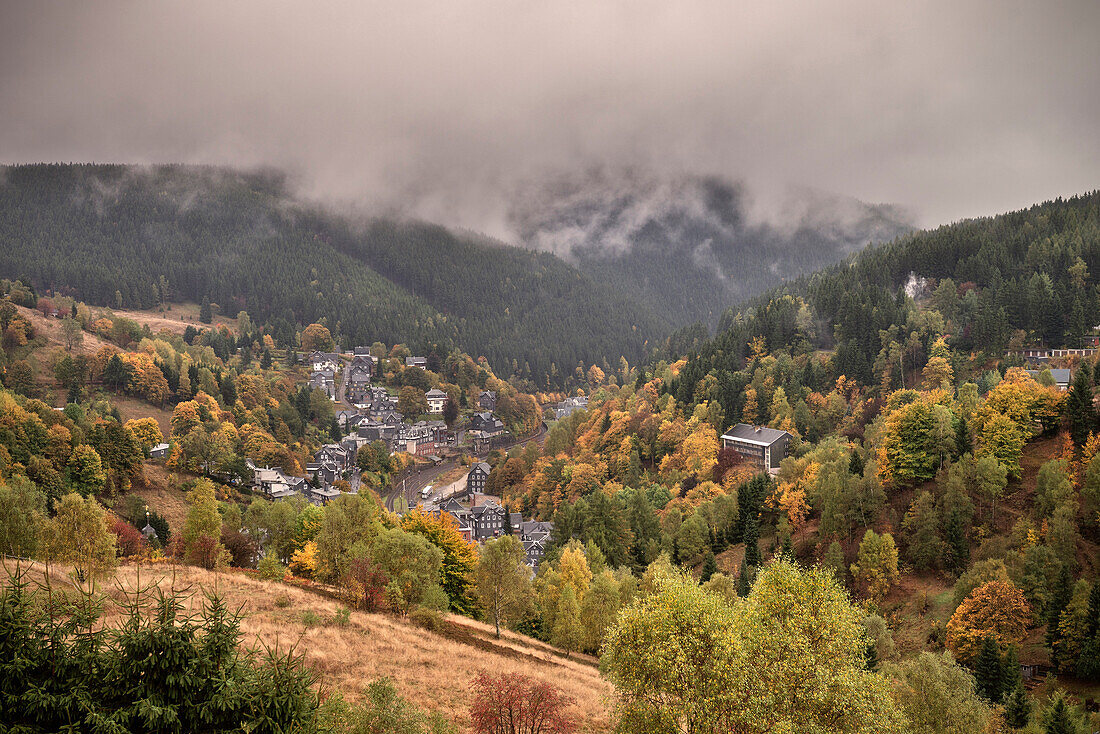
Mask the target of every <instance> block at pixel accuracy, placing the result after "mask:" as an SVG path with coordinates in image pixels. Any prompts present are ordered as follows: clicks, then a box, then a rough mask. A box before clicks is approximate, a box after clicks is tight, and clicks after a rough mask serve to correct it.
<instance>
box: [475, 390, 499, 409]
mask: <svg viewBox="0 0 1100 734" xmlns="http://www.w3.org/2000/svg"><path fill="white" fill-rule="evenodd" d="M477 407H479V408H481V409H482V410H488V411H489V412H492V411H494V410H496V409H497V394H496V391H495V390H486V391H484V392H483V393H481V394H480V395H478V396H477Z"/></svg>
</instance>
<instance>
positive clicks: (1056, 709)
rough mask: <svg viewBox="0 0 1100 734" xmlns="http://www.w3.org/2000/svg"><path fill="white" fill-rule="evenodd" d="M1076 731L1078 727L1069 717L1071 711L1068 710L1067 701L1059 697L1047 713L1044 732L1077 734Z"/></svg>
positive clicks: (1047, 733)
mask: <svg viewBox="0 0 1100 734" xmlns="http://www.w3.org/2000/svg"><path fill="white" fill-rule="evenodd" d="M1076 731H1077V727H1075V726H1074V725H1073V721H1072V720H1071V719H1070V716H1069V709H1068V708H1066V700H1065V699H1064V698H1062V697H1061V696H1059V697H1058V700H1057V701H1055V702H1054V705H1053V706H1051V707H1050V710H1049V711H1047V715H1046V723H1045V724H1043V732H1044V733H1045V734H1076Z"/></svg>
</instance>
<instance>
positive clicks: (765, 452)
mask: <svg viewBox="0 0 1100 734" xmlns="http://www.w3.org/2000/svg"><path fill="white" fill-rule="evenodd" d="M791 438H792V436H791V434H789V433H787V432H786V431H779V430H776V429H774V428H765V427H763V426H751V425H749V424H748V423H738V424H737V425H736V426H734V427H733V428H731V429H729V431H728V432H727V433H725V434H723V436H722V447H723V448H729V449H733V450H734V451H736V452H737V453H739V454H741V456H742V457H744V459H745V460H746V461H747V462H749V463H750V464H754V465H756V467H757V468H758V469H760V470H761V471H767V472H768V473H769V474H774V473H776V472H778V471H779V462H781V461H782V460H783V458H784V457H785V456H786V455H787V446H788V444H790V441H791Z"/></svg>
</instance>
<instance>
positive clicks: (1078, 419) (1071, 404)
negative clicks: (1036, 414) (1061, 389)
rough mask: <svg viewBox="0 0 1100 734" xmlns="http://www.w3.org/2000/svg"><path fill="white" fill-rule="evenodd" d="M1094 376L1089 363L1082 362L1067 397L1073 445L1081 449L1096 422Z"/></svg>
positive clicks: (1067, 413)
mask: <svg viewBox="0 0 1100 734" xmlns="http://www.w3.org/2000/svg"><path fill="white" fill-rule="evenodd" d="M1092 398H1093V394H1092V376H1091V375H1090V374H1089V369H1088V365H1087V363H1086V364H1082V365H1081V366H1080V367H1078V368H1077V374H1076V375H1074V376H1073V385H1071V386H1070V389H1069V395H1068V396H1067V398H1066V415H1067V416H1068V417H1069V435H1070V438H1072V439H1073V445H1074V446H1076V447H1077V448H1078V449H1080V448H1081V447H1082V446H1084V445H1085V441H1087V440H1088V437H1089V433H1090V432H1091V431H1092V430H1093V427H1094V426H1095V424H1096V410H1095V408H1094V407H1093V402H1092Z"/></svg>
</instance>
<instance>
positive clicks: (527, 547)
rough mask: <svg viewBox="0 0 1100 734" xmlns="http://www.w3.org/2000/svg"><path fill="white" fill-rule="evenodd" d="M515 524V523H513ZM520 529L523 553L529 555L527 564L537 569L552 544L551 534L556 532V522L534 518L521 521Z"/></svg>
mask: <svg viewBox="0 0 1100 734" xmlns="http://www.w3.org/2000/svg"><path fill="white" fill-rule="evenodd" d="M513 525H515V524H514V523H513ZM518 529H519V540H520V542H521V543H523V553H524V555H525V556H526V557H527V565H528V566H530V567H531V568H536V569H537V568H538V567H539V561H541V560H542V556H543V554H545V553H546V546H547V545H549V544H550V535H551V533H553V532H554V523H552V522H539V521H537V520H532V521H530V522H521V523H519V525H518Z"/></svg>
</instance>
